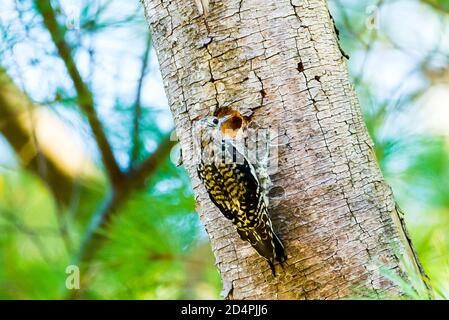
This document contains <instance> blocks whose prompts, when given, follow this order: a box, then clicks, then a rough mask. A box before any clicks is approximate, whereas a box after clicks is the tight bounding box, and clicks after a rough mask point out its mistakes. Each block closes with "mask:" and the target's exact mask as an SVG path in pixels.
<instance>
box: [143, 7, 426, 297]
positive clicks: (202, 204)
mask: <svg viewBox="0 0 449 320" xmlns="http://www.w3.org/2000/svg"><path fill="white" fill-rule="evenodd" d="M143 4H144V7H145V11H146V16H147V20H148V22H149V24H150V27H151V31H152V34H153V38H154V43H155V47H156V50H157V54H158V58H159V63H160V66H161V72H162V77H163V80H164V84H165V89H166V93H167V96H168V100H169V104H170V107H171V111H172V113H173V116H174V120H175V125H176V131H177V134H178V137H179V140H180V144H181V148H182V152H183V158H184V159H183V160H184V166H185V168H186V169H187V171H188V173H189V175H190V177H191V179H192V184H193V189H194V191H195V194H196V200H197V209H198V212H199V214H200V216H201V220H202V222H203V224H204V226H205V227H206V230H207V232H208V234H209V237H210V240H211V244H212V249H213V251H214V254H215V257H216V264H217V266H218V268H219V270H220V273H221V277H222V280H223V285H224V292H223V293H224V296H225V297H227V298H230V299H336V298H344V297H349V296H351V295H353V294H355V292H360V290H361V289H362V290H363V289H365V290H367V291H368V292H370V293H371V294H373V293H374V294H382V293H386V294H401V293H403V292H402V291H401V288H400V287H398V286H397V285H396V284H395V283H393V282H391V281H390V280H388V279H387V278H385V277H384V276H383V275H382V274H381V273H380V267H382V266H383V267H386V268H388V269H391V270H394V271H395V272H397V273H399V274H401V275H404V273H405V272H404V271H405V270H404V267H403V266H402V265H401V262H400V261H399V257H400V256H403V257H404V259H405V261H408V262H409V263H410V264H411V265H412V266H413V267H414V270H415V271H417V272H421V269H420V267H419V262H418V261H417V260H416V257H415V255H414V253H413V250H412V248H411V246H410V244H409V241H408V239H407V237H406V233H405V232H404V229H403V226H402V224H401V219H400V217H399V216H398V212H397V211H396V209H395V201H394V199H393V195H392V191H391V189H390V187H389V186H388V185H387V184H386V183H385V181H384V179H383V177H382V174H381V172H380V170H379V167H378V165H377V162H376V159H375V155H374V151H373V144H372V141H371V139H370V138H369V136H368V133H367V130H366V127H365V124H364V122H363V118H362V115H361V111H360V106H359V102H358V100H357V97H356V94H355V91H354V89H353V86H352V85H351V83H350V80H349V76H348V72H347V66H346V62H345V58H343V56H342V52H341V51H340V50H339V45H338V40H337V36H336V33H335V29H334V26H333V22H332V19H331V17H330V14H329V11H328V7H327V4H326V1H325V0H277V1H262V0H225V1H217V0H216V1H213V0H212V2H211V6H210V14H209V15H208V16H206V17H204V16H200V15H198V13H197V11H196V7H195V6H194V1H193V0H182V1H181V0H174V1H163V0H143ZM225 107H230V108H232V109H233V110H237V111H239V112H240V113H241V114H244V115H245V116H248V118H249V119H251V122H255V123H257V125H258V126H259V127H265V128H267V127H269V126H270V125H271V126H277V127H278V130H279V137H278V139H279V150H278V153H279V158H278V171H277V172H276V173H275V174H273V175H272V177H271V178H272V180H273V183H274V185H275V186H276V187H277V188H276V189H277V190H281V191H283V197H281V198H276V199H272V200H271V203H270V208H269V212H270V215H271V217H272V220H273V224H274V228H275V230H276V232H277V234H278V235H279V236H280V238H281V239H282V241H283V243H284V245H285V248H286V252H287V255H288V260H287V262H286V265H285V269H284V270H283V271H282V270H280V271H279V275H278V276H277V277H273V276H272V274H271V272H270V269H269V267H268V265H267V263H266V262H265V261H264V260H263V259H262V258H260V257H259V256H258V255H257V253H256V252H255V250H253V249H252V248H251V246H250V245H249V244H247V243H245V242H243V241H242V240H240V238H239V236H238V235H237V233H236V230H235V228H234V227H233V225H232V224H231V222H229V221H228V220H226V219H225V218H224V217H223V216H222V215H221V213H220V212H219V211H218V209H217V208H216V207H214V205H213V204H212V203H211V201H210V200H209V197H208V195H207V194H206V191H205V189H204V187H203V186H202V185H201V184H200V181H199V179H198V177H197V173H196V167H195V165H194V163H195V161H194V159H192V157H191V156H190V155H192V133H191V124H192V120H193V119H195V118H197V117H198V116H205V115H210V114H213V113H214V112H216V111H217V110H218V109H220V108H225Z"/></svg>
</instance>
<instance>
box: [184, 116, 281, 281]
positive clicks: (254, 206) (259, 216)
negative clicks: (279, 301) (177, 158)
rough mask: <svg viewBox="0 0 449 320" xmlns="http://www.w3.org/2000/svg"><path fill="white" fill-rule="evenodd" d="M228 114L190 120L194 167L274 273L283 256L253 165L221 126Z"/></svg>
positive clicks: (228, 215) (210, 193)
mask: <svg viewBox="0 0 449 320" xmlns="http://www.w3.org/2000/svg"><path fill="white" fill-rule="evenodd" d="M230 117H231V116H225V117H223V118H217V117H214V116H207V117H204V118H202V119H200V120H197V121H195V122H194V125H193V137H194V148H195V150H194V152H195V156H197V157H198V163H197V171H198V176H199V178H200V180H201V181H202V182H203V184H204V186H205V188H206V191H207V193H208V194H209V198H210V199H211V201H212V202H213V203H214V204H215V206H217V207H218V209H219V210H220V211H221V213H222V214H223V215H224V216H225V217H226V218H227V219H229V220H231V222H232V223H233V224H234V226H235V227H236V229H237V233H238V234H239V236H240V238H241V239H242V240H244V241H248V242H249V243H250V244H251V246H252V247H253V248H254V249H255V250H256V251H257V252H258V253H259V255H260V256H262V257H263V258H265V259H266V260H267V262H268V264H269V266H270V268H271V271H272V273H273V275H274V276H276V272H275V268H274V263H275V262H276V261H277V262H279V263H280V264H281V266H282V263H283V262H284V261H285V260H286V259H287V257H286V255H285V252H284V247H283V245H282V243H281V241H280V240H279V238H278V237H277V236H276V234H275V233H274V231H273V226H272V223H271V220H270V217H269V215H268V196H267V191H266V190H264V188H263V184H261V182H260V180H259V178H258V175H257V173H256V170H255V167H254V166H253V164H251V163H250V161H249V160H248V158H247V157H246V156H245V155H244V152H242V148H241V147H237V146H236V145H235V143H234V142H233V140H232V139H229V138H227V137H226V136H225V135H224V134H223V132H222V130H221V128H222V126H223V124H224V123H225V122H226V121H227V120H229V118H230Z"/></svg>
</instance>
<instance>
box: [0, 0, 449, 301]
mask: <svg viewBox="0 0 449 320" xmlns="http://www.w3.org/2000/svg"><path fill="white" fill-rule="evenodd" d="M329 6H330V8H331V12H332V14H333V16H334V18H335V21H336V24H337V26H338V28H339V30H340V38H341V46H342V47H343V49H344V50H345V51H346V52H347V53H348V54H349V55H350V60H349V61H348V64H349V69H350V73H351V76H352V78H353V81H354V83H355V87H356V90H357V92H358V94H359V97H360V100H361V104H362V108H363V112H364V116H365V119H366V123H367V126H368V129H369V131H370V134H371V136H372V138H373V140H374V141H375V145H376V153H377V156H378V160H379V163H380V166H381V168H382V170H383V173H384V175H385V177H386V179H387V180H388V182H389V184H390V185H391V186H392V187H393V190H394V193H395V195H396V198H397V200H398V203H399V205H400V207H401V208H402V209H403V211H404V212H405V219H406V222H407V225H408V228H409V231H410V233H411V237H412V240H413V243H414V245H415V247H416V249H417V251H418V254H419V256H420V258H421V261H422V263H423V264H424V268H425V269H426V271H427V272H428V274H429V276H430V278H431V279H432V285H433V287H434V288H435V289H436V291H437V292H438V295H439V297H443V298H444V297H449V1H447V0H391V1H382V0H376V1H374V0H372V1H361V0H331V1H329ZM0 44H1V45H0V298H1V299H64V298H84V299H183V298H186V299H204V298H208V299H219V297H220V296H219V292H220V290H221V283H220V278H219V274H218V271H217V270H216V268H215V266H214V258H213V255H212V252H211V249H210V245H209V243H208V239H207V235H206V234H205V231H204V230H203V228H202V226H201V224H200V221H199V219H198V216H197V214H196V213H195V206H194V199H193V194H192V190H191V187H190V182H189V178H188V176H187V174H186V172H185V170H184V169H183V168H182V167H176V166H175V165H174V163H175V162H176V161H175V158H176V148H172V146H173V143H172V142H170V135H171V132H172V130H173V122H172V118H171V114H170V111H169V109H168V105H167V100H166V97H165V94H164V88H163V84H162V80H161V76H160V72H159V69H158V62H157V58H156V54H155V51H154V49H153V47H152V41H151V36H150V34H149V32H148V28H147V24H146V21H145V18H144V13H143V9H142V7H141V5H140V3H139V1H125V0H96V1H88V0H82V1H73V0H59V1H51V6H49V5H48V1H42V0H35V1H33V0H0ZM95 231H98V233H95ZM73 264H75V265H77V266H80V272H81V274H82V275H83V277H82V282H81V289H80V290H67V289H66V280H67V277H68V276H70V275H73V274H72V273H71V271H70V270H71V269H67V267H68V266H70V265H73Z"/></svg>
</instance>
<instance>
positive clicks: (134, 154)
mask: <svg viewBox="0 0 449 320" xmlns="http://www.w3.org/2000/svg"><path fill="white" fill-rule="evenodd" d="M151 46H152V41H151V34H150V33H148V40H147V46H146V48H145V52H144V54H143V57H142V68H141V70H140V77H139V82H138V85H137V92H136V98H135V102H134V115H133V132H132V143H133V145H132V150H131V161H130V165H129V168H133V167H134V165H135V163H136V161H137V160H138V157H139V152H140V141H139V131H140V128H139V127H140V126H139V124H140V122H139V119H140V116H141V114H142V104H141V96H142V87H143V80H144V78H145V74H146V71H147V68H148V60H149V56H150V55H149V53H150V49H151Z"/></svg>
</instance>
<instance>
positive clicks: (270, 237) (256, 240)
mask: <svg viewBox="0 0 449 320" xmlns="http://www.w3.org/2000/svg"><path fill="white" fill-rule="evenodd" d="M237 231H238V233H239V235H240V238H241V239H242V240H244V241H248V242H249V243H250V244H251V246H252V247H253V248H254V249H256V251H257V253H259V255H261V256H262V257H263V258H265V259H266V260H267V262H268V264H269V265H270V268H271V271H272V272H273V275H274V276H276V271H275V268H274V263H275V261H278V262H279V263H281V265H282V263H283V262H284V261H285V260H286V259H287V257H286V255H285V251H284V246H283V245H282V242H281V241H280V240H279V238H278V237H277V236H276V234H275V233H274V232H273V229H272V228H271V226H270V225H268V224H262V225H260V226H258V227H256V228H254V229H251V230H245V231H243V230H237Z"/></svg>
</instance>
